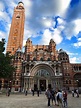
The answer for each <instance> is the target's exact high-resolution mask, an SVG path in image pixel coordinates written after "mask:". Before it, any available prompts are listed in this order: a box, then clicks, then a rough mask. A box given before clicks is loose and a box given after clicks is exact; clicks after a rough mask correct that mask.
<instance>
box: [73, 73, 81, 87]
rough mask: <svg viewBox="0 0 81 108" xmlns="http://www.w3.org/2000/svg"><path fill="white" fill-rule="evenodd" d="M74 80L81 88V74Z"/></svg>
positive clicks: (76, 75)
mask: <svg viewBox="0 0 81 108" xmlns="http://www.w3.org/2000/svg"><path fill="white" fill-rule="evenodd" d="M74 80H75V82H76V83H77V87H81V73H77V74H75V75H74Z"/></svg>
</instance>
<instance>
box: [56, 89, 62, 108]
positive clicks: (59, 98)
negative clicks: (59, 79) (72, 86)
mask: <svg viewBox="0 0 81 108" xmlns="http://www.w3.org/2000/svg"><path fill="white" fill-rule="evenodd" d="M62 99H63V95H62V91H61V90H58V92H57V94H56V100H57V105H58V106H60V108H62Z"/></svg>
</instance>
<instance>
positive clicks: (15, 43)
mask: <svg viewBox="0 0 81 108" xmlns="http://www.w3.org/2000/svg"><path fill="white" fill-rule="evenodd" d="M24 22H25V9H24V4H23V2H19V3H18V5H17V7H15V8H14V14H13V18H12V23H11V28H10V33H9V38H8V44H7V49H6V52H10V53H11V55H14V54H15V52H16V51H17V50H18V49H22V45H23V35H24Z"/></svg>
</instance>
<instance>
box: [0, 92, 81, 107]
mask: <svg viewBox="0 0 81 108" xmlns="http://www.w3.org/2000/svg"><path fill="white" fill-rule="evenodd" d="M0 108H48V106H47V98H46V96H45V94H44V93H42V94H40V95H39V97H38V96H37V94H35V95H34V96H32V95H31V94H28V95H27V96H25V95H24V94H11V95H10V97H7V96H6V95H2V94H0ZM51 108H59V106H55V105H52V106H51ZM68 108H81V95H80V97H79V98H76V97H72V96H71V94H68Z"/></svg>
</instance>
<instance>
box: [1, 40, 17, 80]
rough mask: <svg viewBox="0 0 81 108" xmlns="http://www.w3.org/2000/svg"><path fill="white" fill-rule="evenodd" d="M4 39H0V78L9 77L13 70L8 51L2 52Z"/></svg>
mask: <svg viewBox="0 0 81 108" xmlns="http://www.w3.org/2000/svg"><path fill="white" fill-rule="evenodd" d="M4 45H5V39H2V40H1V41H0V78H7V79H10V78H11V77H12V75H13V72H14V71H15V68H14V66H13V65H12V58H13V56H11V55H10V54H9V53H6V54H4V51H5V47H4Z"/></svg>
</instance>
